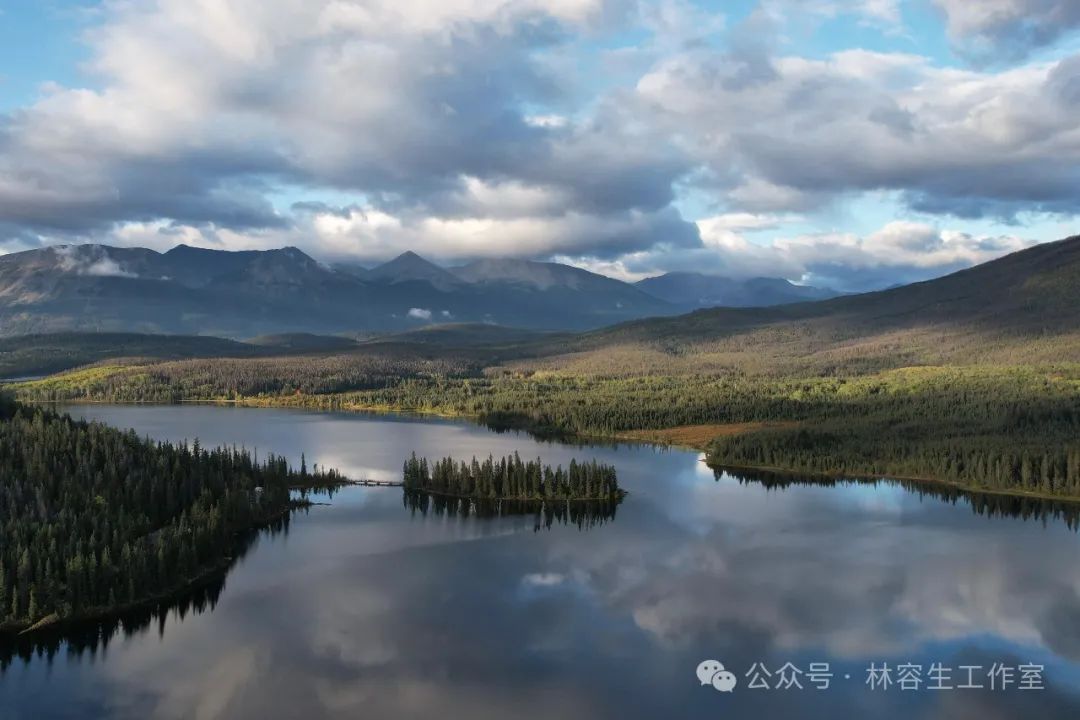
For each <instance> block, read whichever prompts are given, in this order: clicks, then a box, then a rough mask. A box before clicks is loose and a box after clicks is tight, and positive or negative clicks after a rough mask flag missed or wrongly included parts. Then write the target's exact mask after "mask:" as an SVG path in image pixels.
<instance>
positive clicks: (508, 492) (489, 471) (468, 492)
mask: <svg viewBox="0 0 1080 720" xmlns="http://www.w3.org/2000/svg"><path fill="white" fill-rule="evenodd" d="M403 484H404V487H405V490H406V492H423V493H428V494H432V495H443V496H452V497H458V498H470V499H475V500H496V499H497V500H575V501H578V500H621V499H622V498H623V497H624V496H625V495H626V491H625V490H623V489H622V488H620V487H619V481H618V479H617V477H616V475H615V468H614V467H612V466H610V465H603V464H600V463H597V462H596V461H595V460H593V461H592V462H588V463H579V462H577V461H576V460H571V461H570V466H569V468H568V469H566V470H563V468H562V466H559V467H556V468H552V467H551V466H550V465H544V464H543V463H541V462H540V460H539V459H537V460H528V461H523V460H522V459H521V457H520V456H519V455H518V454H517V453H514V454H513V455H508V456H506V457H504V458H501V459H499V460H496V459H495V458H494V457H491V456H488V458H487V459H486V460H484V461H483V462H480V461H479V460H477V459H476V458H475V457H474V458H473V459H472V462H471V463H467V462H464V461H461V462H456V461H455V460H454V459H453V458H450V457H447V458H443V459H442V460H437V461H435V462H432V463H429V462H428V460H427V458H417V457H416V454H415V453H414V454H413V455H412V457H410V458H409V459H408V460H406V461H405V466H404V472H403Z"/></svg>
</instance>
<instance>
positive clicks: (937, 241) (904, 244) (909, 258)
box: [569, 215, 1034, 292]
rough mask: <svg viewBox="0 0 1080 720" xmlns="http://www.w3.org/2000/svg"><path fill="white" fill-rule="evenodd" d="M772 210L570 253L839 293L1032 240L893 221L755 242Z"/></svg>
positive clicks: (643, 271)
mask: <svg viewBox="0 0 1080 720" xmlns="http://www.w3.org/2000/svg"><path fill="white" fill-rule="evenodd" d="M776 222H779V219H778V218H776V217H771V216H753V215H731V216H717V217H712V218H705V219H703V220H700V221H699V222H698V226H699V228H700V230H701V238H702V241H703V246H702V247H700V248H696V249H686V250H683V251H682V252H680V253H678V254H674V255H672V254H670V253H667V252H664V251H663V250H662V249H659V250H650V251H643V252H639V253H632V254H628V255H626V256H623V257H621V258H619V259H618V260H616V261H614V262H591V261H589V260H588V259H585V258H569V259H570V260H572V261H574V263H575V264H578V265H582V266H584V267H586V268H588V269H590V270H593V271H594V272H602V273H605V274H610V275H614V276H618V277H622V278H624V279H627V280H639V279H641V278H643V277H646V276H648V275H655V274H657V273H659V272H665V271H668V272H670V271H684V272H700V273H706V274H713V275H720V276H724V277H735V278H745V277H783V278H787V279H788V280H791V281H793V282H798V283H802V284H807V285H816V286H820V287H831V288H834V289H836V290H840V291H845V292H863V291H867V290H877V289H880V288H883V287H886V286H889V285H894V284H900V283H910V282H917V281H920V280H926V279H929V278H933V277H938V276H941V275H945V274H947V273H950V272H954V271H956V270H961V269H963V268H966V267H970V266H971V265H975V264H978V263H983V262H987V261H989V260H993V259H995V258H998V257H1001V256H1002V255H1006V254H1008V253H1011V252H1015V251H1017V250H1022V249H1024V248H1026V247H1030V246H1031V245H1032V244H1034V243H1033V242H1032V241H1031V240H1027V239H1024V238H1021V237H1017V236H1012V235H1001V236H985V235H980V236H977V235H972V234H969V233H964V232H960V231H956V230H948V229H939V228H937V227H935V226H933V225H929V224H926V223H919V222H910V221H895V222H891V223H888V224H886V225H885V226H884V227H882V228H880V229H879V230H877V231H875V232H872V233H869V234H867V235H865V236H860V235H857V234H854V233H844V232H824V233H810V234H800V235H794V236H780V237H777V238H776V239H775V240H772V241H770V242H753V241H751V240H749V239H747V236H746V235H745V234H744V233H745V231H746V230H753V229H761V228H768V227H771V226H772V225H773V224H774V223H776Z"/></svg>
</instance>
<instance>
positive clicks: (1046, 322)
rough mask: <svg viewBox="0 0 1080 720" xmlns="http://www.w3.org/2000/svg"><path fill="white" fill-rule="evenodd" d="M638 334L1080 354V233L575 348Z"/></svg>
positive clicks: (683, 339) (600, 334)
mask: <svg viewBox="0 0 1080 720" xmlns="http://www.w3.org/2000/svg"><path fill="white" fill-rule="evenodd" d="M633 343H639V344H648V345H650V346H652V347H654V348H658V349H660V350H662V351H667V352H670V353H673V354H681V353H683V352H686V351H688V350H691V351H692V350H698V351H707V352H721V353H722V352H731V353H735V354H736V355H738V356H745V354H746V353H751V354H753V355H755V356H756V357H759V358H760V359H761V360H763V361H765V362H767V361H768V359H769V358H776V359H783V358H788V359H790V358H794V357H803V358H809V357H811V356H815V355H817V356H818V360H820V361H821V362H820V363H818V364H819V365H824V366H828V365H829V364H830V363H839V364H841V365H843V364H845V363H848V364H850V363H851V362H852V361H856V362H863V363H870V364H871V365H876V364H878V363H885V364H887V365H892V366H902V365H913V364H934V363H941V364H948V363H972V362H996V361H1002V362H1013V361H1025V362H1027V361H1040V362H1053V361H1065V360H1067V361H1080V236H1077V237H1072V238H1068V239H1066V240H1061V241H1058V242H1054V243H1046V244H1043V245H1037V246H1035V247H1032V248H1029V249H1027V250H1023V251H1020V252H1017V253H1013V254H1011V255H1008V256H1006V257H1003V258H1000V259H998V260H995V261H992V262H989V263H985V264H983V265H979V266H976V267H973V268H970V269H968V270H963V271H960V272H957V273H954V274H952V275H948V276H945V277H942V278H938V279H935V280H929V281H927V282H921V283H915V284H913V285H907V286H903V287H899V288H894V289H891V290H884V291H881V292H874V293H867V294H863V295H851V296H845V297H839V298H835V299H832V300H825V301H821V302H813V303H800V304H796V305H785V306H781V307H772V308H716V309H711V310H699V311H697V312H694V313H690V314H688V315H681V316H678V317H670V318H653V319H647V320H638V321H632V322H628V323H624V324H621V325H617V326H614V327H611V328H606V329H603V330H598V331H594V332H592V333H587V334H585V335H583V336H580V338H579V339H578V341H577V343H576V344H575V345H574V346H572V347H571V348H570V349H573V350H582V351H589V350H598V349H605V348H610V347H612V346H617V345H624V344H633ZM819 369H820V368H819Z"/></svg>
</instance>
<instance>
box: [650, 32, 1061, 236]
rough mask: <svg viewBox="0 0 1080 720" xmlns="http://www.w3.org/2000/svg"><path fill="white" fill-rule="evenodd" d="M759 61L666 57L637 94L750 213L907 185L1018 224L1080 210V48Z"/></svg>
mask: <svg viewBox="0 0 1080 720" xmlns="http://www.w3.org/2000/svg"><path fill="white" fill-rule="evenodd" d="M765 62H766V63H767V70H768V71H766V70H765V69H763V70H760V71H757V72H756V73H755V79H753V80H752V81H746V80H745V75H746V66H745V63H743V62H741V61H736V60H733V59H732V57H730V56H729V55H728V54H727V53H724V52H720V51H711V50H709V51H695V52H690V53H683V54H680V55H677V56H673V57H671V58H668V59H666V60H665V61H663V62H662V63H660V64H658V65H657V66H656V67H655V68H654V69H653V70H652V71H651V72H649V73H647V74H646V75H644V76H643V77H642V78H641V80H640V81H639V82H638V84H637V92H636V96H635V102H636V103H637V107H639V108H640V109H641V111H642V112H643V113H648V114H649V115H650V116H651V117H652V118H653V122H655V123H656V124H658V125H660V124H662V125H665V126H666V127H668V128H669V130H670V132H671V133H672V134H675V135H677V136H678V137H679V138H681V139H682V140H683V142H685V143H686V149H685V151H686V152H687V153H688V154H691V155H694V156H695V157H699V158H701V160H702V162H703V165H704V169H705V171H706V172H704V173H702V174H701V175H700V176H699V180H698V182H699V184H700V186H701V187H702V188H704V191H707V192H711V193H716V194H724V193H727V194H728V197H729V198H730V199H731V200H733V201H734V203H735V204H736V205H737V207H738V208H739V209H742V210H750V211H757V212H761V211H777V210H800V211H807V210H811V209H815V208H821V207H825V206H828V205H829V204H831V203H834V202H836V201H838V200H839V199H841V198H843V197H847V196H850V195H851V194H857V193H864V192H873V191H879V190H893V191H898V192H900V193H902V196H903V198H904V199H905V200H906V202H907V204H908V205H909V206H910V207H912V208H914V209H917V210H920V211H924V212H931V213H938V214H951V215H955V216H959V217H967V218H979V217H994V218H998V219H1000V220H1004V221H1008V222H1012V221H1015V218H1016V216H1017V214H1018V213H1021V212H1047V213H1060V214H1068V215H1072V214H1076V213H1077V212H1078V211H1080V198H1078V196H1077V194H1076V193H1075V191H1074V190H1075V188H1076V187H1077V186H1078V184H1080V136H1078V135H1077V131H1076V123H1075V121H1074V120H1073V118H1074V116H1075V113H1076V110H1077V97H1078V96H1080V93H1078V92H1077V91H1076V84H1075V83H1074V82H1071V81H1070V80H1069V79H1067V78H1070V77H1071V73H1072V71H1073V70H1074V68H1075V66H1076V63H1077V62H1080V59H1078V56H1072V57H1068V58H1065V59H1063V60H1061V61H1058V62H1053V63H1038V64H1031V65H1024V66H1020V67H1017V68H1015V69H1012V70H1008V71H1004V72H1000V73H985V72H976V71H966V70H957V69H953V68H941V67H936V66H934V65H932V64H930V63H929V61H927V60H926V59H925V58H922V57H919V56H914V55H902V54H895V53H887V54H886V53H874V52H868V51H863V50H849V51H843V52H838V53H835V54H833V55H832V56H829V57H827V58H824V59H807V58H801V57H796V56H786V57H778V58H767V59H766V60H765Z"/></svg>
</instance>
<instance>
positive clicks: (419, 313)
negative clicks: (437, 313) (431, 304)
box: [408, 308, 431, 320]
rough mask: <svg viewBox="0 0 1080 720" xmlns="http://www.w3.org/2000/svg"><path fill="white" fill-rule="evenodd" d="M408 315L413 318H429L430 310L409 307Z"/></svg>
mask: <svg viewBox="0 0 1080 720" xmlns="http://www.w3.org/2000/svg"><path fill="white" fill-rule="evenodd" d="M408 315H409V317H411V318H413V319H414V320H430V319H431V311H430V310H426V309H424V308H409V313H408Z"/></svg>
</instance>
